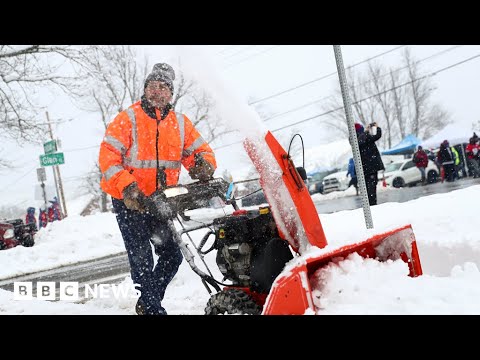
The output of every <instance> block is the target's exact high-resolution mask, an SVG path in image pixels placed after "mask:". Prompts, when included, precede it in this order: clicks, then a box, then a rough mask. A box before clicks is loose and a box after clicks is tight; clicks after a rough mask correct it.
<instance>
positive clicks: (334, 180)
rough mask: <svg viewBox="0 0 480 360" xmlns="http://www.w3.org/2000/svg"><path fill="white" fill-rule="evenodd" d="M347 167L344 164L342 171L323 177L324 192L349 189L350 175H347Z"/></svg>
mask: <svg viewBox="0 0 480 360" xmlns="http://www.w3.org/2000/svg"><path fill="white" fill-rule="evenodd" d="M347 167H348V166H344V167H343V168H342V169H341V170H340V171H338V172H335V173H333V174H330V175H327V176H325V177H324V178H323V181H322V185H323V194H324V195H325V194H328V193H330V192H332V191H345V190H347V189H348V184H349V182H350V179H351V178H350V177H347Z"/></svg>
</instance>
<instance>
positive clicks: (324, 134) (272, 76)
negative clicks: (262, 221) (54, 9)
mask: <svg viewBox="0 0 480 360" xmlns="http://www.w3.org/2000/svg"><path fill="white" fill-rule="evenodd" d="M410 48H411V50H412V55H413V56H414V58H415V59H416V60H420V59H426V58H428V57H429V56H432V55H435V54H437V55H436V56H434V57H432V58H431V59H429V60H424V61H423V62H422V63H421V73H422V74H432V78H431V80H432V82H433V84H435V85H436V87H437V89H436V91H435V93H434V95H433V100H434V101H435V102H438V103H440V104H441V105H442V106H443V107H444V108H445V109H446V110H448V111H449V112H450V113H451V114H452V118H453V119H454V121H455V122H458V123H461V124H463V125H464V126H469V127H470V126H471V123H472V122H476V121H478V120H479V119H480V116H479V114H480V103H479V102H478V95H477V91H476V88H477V86H478V80H479V79H480V76H479V75H480V67H479V66H478V64H479V61H480V57H479V58H474V59H472V60H469V59H470V58H472V57H474V56H477V55H479V54H480V46H477V45H475V46H469V45H464V46H459V47H455V48H453V45H434V46H433V45H432V46H429V45H414V46H412V45H410ZM139 49H140V50H141V51H142V52H144V53H145V54H146V55H148V56H149V60H150V63H151V64H154V63H157V62H163V61H166V62H172V61H174V60H173V59H176V58H178V56H179V54H181V52H179V51H178V48H176V47H174V46H142V47H139ZM403 49H404V47H400V45H381V46H380V45H375V46H372V45H368V46H360V45H355V46H350V45H345V46H342V53H343V61H344V64H345V66H350V65H353V64H357V63H359V62H361V61H363V60H366V59H368V58H371V57H374V56H377V55H379V54H382V53H385V52H388V51H390V50H393V51H390V52H388V53H386V54H384V55H381V56H379V57H378V58H377V59H376V60H377V61H381V62H382V63H384V64H387V65H390V66H399V65H400V61H401V52H402V50H403ZM448 49H451V50H450V51H446V52H444V53H440V52H442V51H444V50H448ZM204 50H205V51H207V52H208V53H209V54H211V55H212V57H213V58H214V60H215V64H214V65H213V66H212V67H211V69H209V70H208V72H207V71H206V70H205V68H204V67H203V66H202V65H201V64H199V65H198V68H197V69H196V70H195V71H196V72H197V73H198V74H203V75H207V76H204V78H205V77H207V78H208V75H209V74H212V73H211V71H214V72H217V73H216V74H215V75H221V77H222V79H223V81H225V86H227V87H228V88H229V89H233V90H235V91H237V92H239V93H240V94H242V96H243V98H244V101H245V103H247V101H248V100H247V99H257V100H259V99H263V98H266V97H268V96H272V95H275V94H278V93H279V92H282V91H286V90H288V89H291V88H294V87H297V89H295V90H294V91H289V92H286V93H284V94H282V95H277V96H274V97H273V98H272V99H269V100H265V101H262V102H261V104H262V105H263V106H264V107H265V108H267V109H268V111H269V112H272V113H274V114H277V113H281V112H285V111H288V110H291V109H293V108H296V107H299V106H302V105H304V104H306V103H309V102H313V101H315V100H318V99H321V98H324V97H326V96H329V95H331V94H332V91H333V88H334V86H335V85H336V84H337V83H338V76H337V75H336V74H332V73H334V72H335V71H336V65H335V57H334V53H333V46H331V45H318V46H293V45H292V46H287V45H280V46H278V45H224V46H220V45H219V46H209V47H207V48H206V49H204ZM462 61H466V62H464V63H462V64H458V63H461V62H462ZM365 66H366V64H361V65H358V66H356V69H358V70H359V71H361V70H362V69H365ZM449 67H450V68H449ZM442 69H445V70H442ZM441 70H442V71H441ZM438 71H440V72H439V73H438V74H436V75H433V74H435V72H438ZM330 74H332V75H330ZM328 75H330V76H328ZM322 77H323V79H321V80H318V81H315V82H312V81H313V80H315V79H320V78H322ZM307 82H312V83H311V84H310V85H307V86H301V85H302V84H305V83H307ZM217 96H218V94H217ZM220 96H221V95H220ZM225 96H228V95H225ZM216 100H222V99H216ZM47 109H48V111H49V114H50V117H51V119H52V121H57V120H62V121H63V122H60V123H59V124H57V125H54V126H53V130H54V133H55V135H56V136H57V137H58V138H60V139H61V141H62V145H63V146H62V150H63V152H64V154H65V161H66V163H65V165H62V166H60V169H61V172H62V179H63V181H64V186H65V192H66V197H67V200H68V198H69V197H75V196H76V194H77V193H78V192H79V185H80V181H81V180H82V177H84V176H85V175H86V173H87V172H88V171H90V170H91V169H92V167H93V165H94V163H95V161H96V160H97V158H98V148H97V147H98V145H99V143H100V141H101V139H102V137H103V129H102V128H101V125H100V124H99V121H98V120H97V119H95V118H94V116H93V115H92V114H85V113H83V112H82V111H80V110H79V109H77V108H75V107H73V105H72V104H71V103H70V101H69V100H66V99H64V98H62V97H55V98H53V99H52V101H51V102H50V103H49V104H48V107H47ZM236 111H238V109H231V112H232V114H235V112H236ZM321 112H322V111H321V110H319V107H318V104H317V105H316V106H309V107H304V108H303V109H301V110H300V111H296V112H291V113H289V114H288V115H285V116H282V117H277V118H275V119H272V120H271V121H268V122H266V123H265V125H266V127H267V128H268V129H270V130H275V129H278V128H280V127H282V126H285V125H289V124H291V123H293V122H296V121H300V120H303V119H306V118H308V117H312V116H315V115H318V114H320V113H321ZM187 115H188V114H187ZM66 119H72V120H71V121H65V120H66ZM225 120H226V121H228V119H225ZM321 121H322V117H319V118H317V119H313V120H311V121H306V122H303V123H301V124H299V125H296V126H294V127H292V128H288V129H286V130H283V131H279V132H275V134H276V135H277V134H278V136H285V137H289V136H290V134H291V132H292V130H293V129H295V130H296V131H297V132H299V133H300V134H301V135H302V136H303V138H304V142H305V147H306V148H307V149H308V148H310V147H313V146H316V145H319V144H323V143H328V142H330V141H335V140H339V139H338V137H334V136H333V135H332V134H331V133H329V132H328V131H326V129H325V128H324V127H322V124H321ZM212 145H213V147H214V148H215V146H221V145H224V144H222V143H221V142H218V143H214V144H212ZM284 146H285V144H284ZM0 151H1V154H2V156H3V157H5V158H7V159H8V160H10V161H11V162H13V163H14V164H15V165H17V168H16V169H13V170H9V171H2V172H1V174H0V198H1V200H0V206H2V205H5V204H9V203H15V204H19V205H20V206H23V207H27V206H29V205H30V204H32V203H34V199H33V194H34V187H35V186H38V181H37V175H36V170H35V169H36V168H38V167H39V159H38V157H39V155H40V154H43V147H42V146H35V147H32V146H26V147H23V148H22V147H20V146H18V145H16V144H10V143H9V142H4V143H2V144H1V145H0ZM243 153H244V152H243V148H242V147H241V146H239V145H236V146H231V147H226V148H223V149H219V150H218V151H217V158H218V160H219V170H220V171H221V170H222V169H225V168H227V169H228V167H229V166H231V164H232V163H235V164H236V167H237V168H239V167H241V166H244V165H248V163H245V162H239V161H237V160H236V159H238V158H239V157H242V156H243V155H239V154H243ZM243 158H245V157H244V156H243ZM247 160H248V159H247ZM243 161H244V160H243ZM229 170H231V171H233V170H238V169H229ZM47 177H48V179H49V180H50V182H52V181H53V175H52V173H51V169H47ZM236 180H240V179H236Z"/></svg>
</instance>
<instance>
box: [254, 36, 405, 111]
mask: <svg viewBox="0 0 480 360" xmlns="http://www.w3.org/2000/svg"><path fill="white" fill-rule="evenodd" d="M405 46H406V45H400V46H397V47H396V48H393V49H391V50H388V51H385V52H383V53H380V54H378V55H375V56H372V57H371V58H368V59H365V60H362V61H360V62H358V63H356V64H353V65H350V66H348V67H347V69H350V68H353V67H355V66H358V65H361V64H363V63H365V62H368V61H370V60H373V59H376V58H378V57H380V56H383V55H386V54H388V53H391V52H393V51H396V50H398V49H401V48H402V47H405ZM336 74H337V72H336V71H335V72H332V73H330V74H327V75H324V76H322V77H319V78H317V79H313V80H310V81H307V82H306V83H303V84H300V85H297V86H295V87H292V88H289V89H286V90H283V91H280V92H278V93H276V94H273V95H270V96H267V97H264V98H262V99H259V100H255V101H252V102H251V103H249V104H248V105H254V104H258V103H259V102H263V101H265V100H270V99H272V98H274V97H277V96H279V95H283V94H286V93H289V92H290V91H293V90H297V89H299V88H301V87H304V86H307V85H310V84H313V83H314V82H317V81H320V80H324V79H327V78H329V77H330V76H333V75H336Z"/></svg>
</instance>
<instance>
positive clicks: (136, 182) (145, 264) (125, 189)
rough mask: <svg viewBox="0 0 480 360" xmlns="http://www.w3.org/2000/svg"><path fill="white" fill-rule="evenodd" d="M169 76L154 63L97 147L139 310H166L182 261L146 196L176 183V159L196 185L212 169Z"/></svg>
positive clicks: (208, 150) (172, 74)
mask: <svg viewBox="0 0 480 360" xmlns="http://www.w3.org/2000/svg"><path fill="white" fill-rule="evenodd" d="M173 80H175V72H174V70H173V68H172V67H171V66H170V65H168V64H165V63H161V64H155V65H154V67H153V70H152V72H151V73H150V74H149V75H148V76H147V78H146V79H145V82H144V94H143V96H142V97H141V100H140V101H138V102H136V103H134V104H133V105H131V106H129V107H128V108H127V109H126V110H124V111H121V112H120V113H119V114H118V115H117V116H116V117H115V118H114V119H113V121H112V122H110V124H109V125H108V127H107V130H106V132H105V137H104V138H103V141H102V143H101V145H100V153H99V164H100V170H101V172H102V179H101V182H100V185H101V188H102V190H103V191H105V192H106V193H108V194H110V195H111V196H112V204H113V208H114V211H115V214H116V219H117V223H118V226H119V228H120V232H121V234H122V238H123V241H124V244H125V248H126V250H127V255H128V261H129V264H130V272H131V275H132V280H133V283H134V285H136V286H137V285H139V286H140V288H139V289H138V290H140V292H141V296H140V298H139V299H138V301H137V304H136V307H135V311H136V313H137V314H138V315H167V312H166V310H165V309H164V308H163V306H162V300H163V297H164V295H165V290H166V288H167V286H168V284H169V283H170V282H171V281H172V279H173V277H174V276H175V274H176V273H177V271H178V268H179V266H180V264H181V262H182V259H183V257H182V253H181V251H180V248H179V246H178V244H177V243H176V242H175V240H174V234H173V233H172V230H171V228H170V227H169V226H168V219H169V218H170V216H171V214H166V212H167V211H168V208H165V210H164V212H165V214H161V215H162V216H161V217H157V216H154V215H153V214H151V213H149V212H148V211H146V210H147V202H148V199H147V197H149V196H150V195H152V194H154V193H155V192H156V191H157V190H162V189H164V188H165V187H167V186H173V185H176V184H177V183H178V178H179V176H180V170H181V166H182V165H183V166H184V167H185V168H186V169H187V171H188V172H189V175H190V177H191V178H192V179H193V180H199V181H200V183H202V182H207V181H208V180H209V179H210V178H211V177H212V175H213V173H214V171H215V169H216V167H217V164H216V160H215V155H214V153H213V151H212V149H211V147H210V145H209V144H208V143H207V142H206V141H205V140H204V139H203V137H202V136H201V135H200V133H199V132H198V131H197V129H196V128H195V126H194V125H193V123H192V122H191V121H190V119H189V118H187V116H185V115H184V114H181V113H178V112H175V111H174V110H173V106H172V105H171V102H172V100H173V92H174V86H173ZM159 216H160V215H159ZM154 237H155V239H156V241H155V244H154V250H155V253H156V254H157V255H158V260H157V262H156V264H155V262H154V258H153V254H152V249H151V242H152V243H153V238H154ZM157 239H158V240H157Z"/></svg>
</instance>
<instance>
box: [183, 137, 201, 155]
mask: <svg viewBox="0 0 480 360" xmlns="http://www.w3.org/2000/svg"><path fill="white" fill-rule="evenodd" d="M203 144H205V140H203V138H202V137H201V136H199V137H198V138H197V140H195V141H194V142H193V144H192V145H190V146H189V147H188V149H185V150H183V156H190V155H192V154H193V152H194V151H195V150H197V149H198V148H199V147H200V146H202V145H203Z"/></svg>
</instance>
